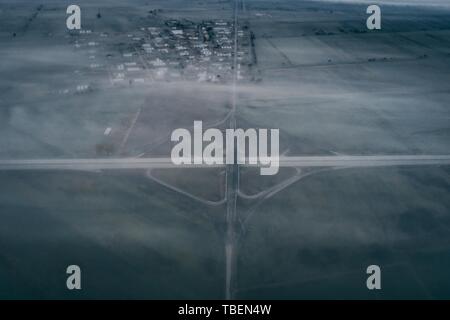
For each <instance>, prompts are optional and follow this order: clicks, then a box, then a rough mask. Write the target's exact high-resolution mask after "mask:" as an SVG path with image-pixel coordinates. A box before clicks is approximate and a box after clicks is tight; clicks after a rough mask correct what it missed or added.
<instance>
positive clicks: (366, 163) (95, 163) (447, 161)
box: [0, 155, 450, 171]
mask: <svg viewBox="0 0 450 320" xmlns="http://www.w3.org/2000/svg"><path fill="white" fill-rule="evenodd" d="M279 161H280V167H291V168H310V167H387V166H423V165H426V166H428V165H450V155H373V156H299V157H287V156H282V157H280V158H279ZM240 166H244V167H246V166H255V165H249V164H242V165H240ZM211 167H224V168H225V165H220V164H219V165H206V164H198V165H194V164H184V165H175V164H173V163H172V160H171V158H115V159H111V158H110V159H95V158H93V159H28V160H0V170H1V171H5V170H121V169H170V168H211ZM231 167H234V165H231Z"/></svg>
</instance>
